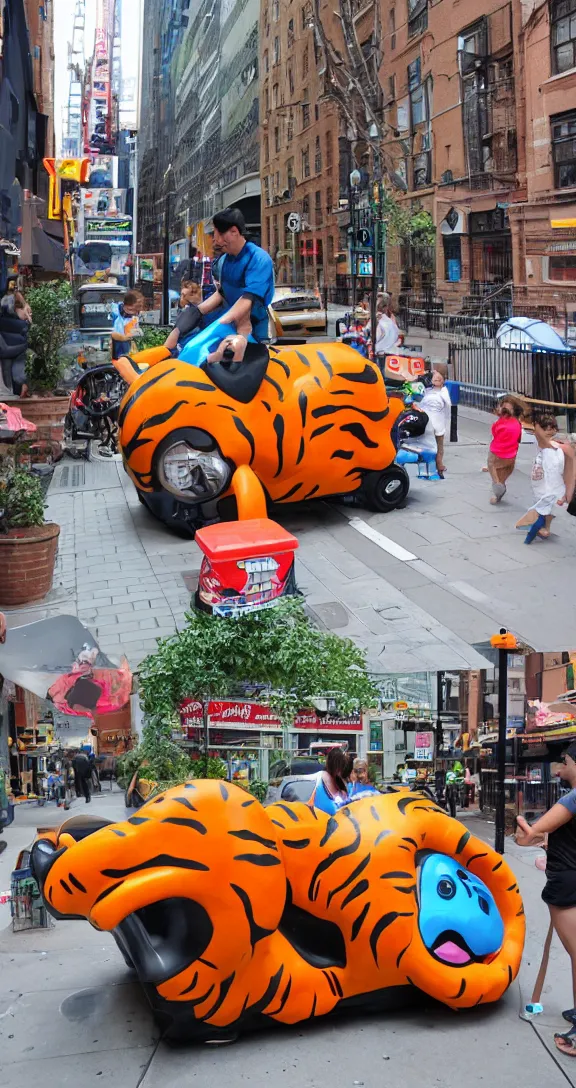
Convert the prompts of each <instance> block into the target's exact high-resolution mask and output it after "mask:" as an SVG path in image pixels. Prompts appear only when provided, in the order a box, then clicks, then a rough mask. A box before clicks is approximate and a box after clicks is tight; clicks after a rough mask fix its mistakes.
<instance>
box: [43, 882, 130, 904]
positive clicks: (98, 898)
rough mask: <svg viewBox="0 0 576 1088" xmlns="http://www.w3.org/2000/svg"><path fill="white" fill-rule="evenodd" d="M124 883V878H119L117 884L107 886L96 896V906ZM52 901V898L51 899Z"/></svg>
mask: <svg viewBox="0 0 576 1088" xmlns="http://www.w3.org/2000/svg"><path fill="white" fill-rule="evenodd" d="M123 883H124V881H123V880H119V881H118V883H117V884H111V885H110V887H109V888H105V889H104V891H103V892H100V895H97V896H96V898H95V900H94V906H96V904H97V903H101V902H102V900H103V899H106V898H107V896H109V895H112V892H115V891H116V888H121V887H122V885H123ZM50 902H52V899H50Z"/></svg>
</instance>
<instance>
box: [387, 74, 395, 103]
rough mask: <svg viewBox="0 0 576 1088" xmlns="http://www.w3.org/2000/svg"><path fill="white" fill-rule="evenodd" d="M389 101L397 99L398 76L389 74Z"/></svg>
mask: <svg viewBox="0 0 576 1088" xmlns="http://www.w3.org/2000/svg"><path fill="white" fill-rule="evenodd" d="M388 101H389V102H395V101H396V76H388Z"/></svg>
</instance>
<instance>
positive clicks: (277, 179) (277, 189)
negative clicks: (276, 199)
mask: <svg viewBox="0 0 576 1088" xmlns="http://www.w3.org/2000/svg"><path fill="white" fill-rule="evenodd" d="M274 192H275V193H278V192H280V171H279V170H277V171H276V173H275V174H274Z"/></svg>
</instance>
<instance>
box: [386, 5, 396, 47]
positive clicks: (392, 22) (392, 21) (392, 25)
mask: <svg viewBox="0 0 576 1088" xmlns="http://www.w3.org/2000/svg"><path fill="white" fill-rule="evenodd" d="M388 30H389V32H390V49H395V48H396V9H395V8H391V9H390V14H389V16H388Z"/></svg>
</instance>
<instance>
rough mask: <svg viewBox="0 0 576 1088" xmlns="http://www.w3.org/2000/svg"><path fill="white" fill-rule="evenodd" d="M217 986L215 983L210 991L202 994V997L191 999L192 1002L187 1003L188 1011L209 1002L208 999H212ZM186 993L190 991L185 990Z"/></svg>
mask: <svg viewBox="0 0 576 1088" xmlns="http://www.w3.org/2000/svg"><path fill="white" fill-rule="evenodd" d="M215 985H216V983H214V982H213V983H212V985H211V986H210V988H209V989H208V990H206V993H205V994H202V995H201V996H200V997H193V998H191V999H190V1001H187V1002H186V1008H187V1009H190V1008H192V1009H193V1008H195V1007H196V1005H201V1004H202V1003H203V1002H204V1001H207V1000H208V998H209V997H210V994H211V993H212V992H213V990H214V987H215ZM184 993H188V991H187V990H184Z"/></svg>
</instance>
